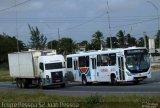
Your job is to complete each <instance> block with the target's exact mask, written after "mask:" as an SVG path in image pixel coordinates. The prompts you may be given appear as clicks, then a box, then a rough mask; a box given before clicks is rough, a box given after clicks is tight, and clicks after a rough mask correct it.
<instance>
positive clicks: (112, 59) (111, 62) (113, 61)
mask: <svg viewBox="0 0 160 108" xmlns="http://www.w3.org/2000/svg"><path fill="white" fill-rule="evenodd" d="M109 65H110V66H113V65H116V54H115V53H111V54H109Z"/></svg>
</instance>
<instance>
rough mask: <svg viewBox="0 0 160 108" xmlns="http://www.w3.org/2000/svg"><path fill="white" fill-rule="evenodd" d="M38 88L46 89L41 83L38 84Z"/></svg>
mask: <svg viewBox="0 0 160 108" xmlns="http://www.w3.org/2000/svg"><path fill="white" fill-rule="evenodd" d="M39 88H40V89H46V86H44V85H43V83H42V81H40V82H39Z"/></svg>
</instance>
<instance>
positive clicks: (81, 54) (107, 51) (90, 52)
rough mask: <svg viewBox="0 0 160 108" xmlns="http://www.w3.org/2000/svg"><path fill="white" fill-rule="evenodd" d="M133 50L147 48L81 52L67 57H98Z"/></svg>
mask: <svg viewBox="0 0 160 108" xmlns="http://www.w3.org/2000/svg"><path fill="white" fill-rule="evenodd" d="M132 49H146V48H145V47H129V48H116V49H108V50H95V51H93V50H91V51H87V52H79V53H76V54H69V55H67V56H66V57H77V56H85V55H96V54H106V53H121V52H124V50H132Z"/></svg>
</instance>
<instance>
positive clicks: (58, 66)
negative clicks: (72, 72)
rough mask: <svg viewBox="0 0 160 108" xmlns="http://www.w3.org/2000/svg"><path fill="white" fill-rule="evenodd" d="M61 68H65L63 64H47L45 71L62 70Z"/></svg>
mask: <svg viewBox="0 0 160 108" xmlns="http://www.w3.org/2000/svg"><path fill="white" fill-rule="evenodd" d="M61 68H63V66H62V62H58V63H47V64H45V69H46V70H52V69H61Z"/></svg>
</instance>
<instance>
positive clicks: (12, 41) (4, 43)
mask: <svg viewBox="0 0 160 108" xmlns="http://www.w3.org/2000/svg"><path fill="white" fill-rule="evenodd" d="M17 41H18V47H19V50H20V51H21V50H25V49H26V46H25V44H24V43H23V42H22V41H20V40H17V39H16V38H15V37H14V36H9V35H7V34H5V33H3V34H0V64H1V63H4V62H7V61H8V53H11V52H17Z"/></svg>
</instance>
